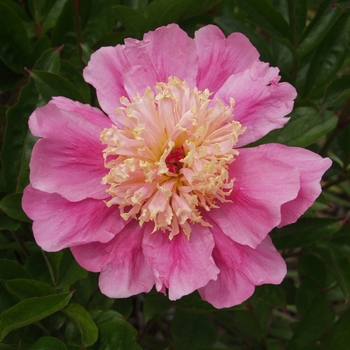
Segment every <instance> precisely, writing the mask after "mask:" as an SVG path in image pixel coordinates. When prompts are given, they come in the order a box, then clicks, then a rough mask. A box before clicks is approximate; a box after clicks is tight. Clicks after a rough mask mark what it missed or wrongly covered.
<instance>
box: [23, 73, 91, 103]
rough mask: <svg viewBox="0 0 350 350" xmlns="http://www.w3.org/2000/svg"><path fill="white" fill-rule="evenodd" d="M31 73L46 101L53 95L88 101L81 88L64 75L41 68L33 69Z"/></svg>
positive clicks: (83, 101)
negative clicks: (40, 69) (80, 90)
mask: <svg viewBox="0 0 350 350" xmlns="http://www.w3.org/2000/svg"><path fill="white" fill-rule="evenodd" d="M29 73H30V76H31V77H32V78H33V79H34V80H35V84H36V86H37V88H38V90H39V93H40V95H41V96H42V98H43V99H44V100H45V101H46V102H49V101H50V99H51V98H52V97H53V96H65V97H68V98H70V99H72V100H75V101H80V102H82V103H87V101H86V99H85V98H84V97H83V95H82V94H81V93H80V92H79V90H78V89H77V88H76V87H75V86H74V85H73V84H72V83H70V82H69V81H68V80H67V79H65V78H63V77H62V76H60V75H57V74H54V73H49V72H44V71H39V70H33V71H31V72H29Z"/></svg>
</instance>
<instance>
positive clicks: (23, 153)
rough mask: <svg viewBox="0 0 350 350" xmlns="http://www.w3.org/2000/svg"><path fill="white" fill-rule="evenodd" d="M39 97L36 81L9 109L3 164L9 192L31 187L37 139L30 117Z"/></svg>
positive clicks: (30, 83) (25, 89) (23, 90)
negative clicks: (30, 172)
mask: <svg viewBox="0 0 350 350" xmlns="http://www.w3.org/2000/svg"><path fill="white" fill-rule="evenodd" d="M38 99H39V94H38V92H37V90H36V87H35V83H34V81H33V80H32V79H30V81H29V82H28V84H27V85H26V86H25V87H24V88H23V89H22V91H21V93H20V96H19V99H18V102H17V103H16V104H15V105H13V106H12V107H10V108H9V109H8V110H7V125H6V130H5V137H4V145H3V147H2V150H1V162H2V166H3V174H4V179H5V184H6V189H7V192H8V193H13V192H16V191H18V192H20V191H21V190H22V189H23V187H24V186H25V185H26V184H27V181H28V180H26V179H28V163H29V158H30V153H31V149H32V147H33V143H34V138H33V136H32V135H31V134H30V132H29V131H28V118H29V116H30V114H31V113H32V112H33V110H34V109H35V107H36V106H37V103H38Z"/></svg>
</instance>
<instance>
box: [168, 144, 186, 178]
mask: <svg viewBox="0 0 350 350" xmlns="http://www.w3.org/2000/svg"><path fill="white" fill-rule="evenodd" d="M184 158H185V150H184V146H181V147H178V148H175V149H173V150H172V151H171V152H170V153H169V154H168V156H167V157H166V158H165V163H166V166H167V168H168V169H169V171H171V172H172V173H174V174H178V173H179V171H180V169H181V168H182V165H183V163H182V162H180V160H181V159H184Z"/></svg>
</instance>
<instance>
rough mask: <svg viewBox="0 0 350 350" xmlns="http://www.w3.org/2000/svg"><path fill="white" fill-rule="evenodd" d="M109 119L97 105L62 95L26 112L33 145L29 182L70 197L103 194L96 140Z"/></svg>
mask: <svg viewBox="0 0 350 350" xmlns="http://www.w3.org/2000/svg"><path fill="white" fill-rule="evenodd" d="M110 124H111V122H110V120H109V119H108V118H107V117H106V116H105V115H104V114H103V113H102V112H101V111H99V110H98V109H96V108H93V107H90V106H88V105H83V104H81V103H78V102H73V101H71V100H68V99H66V98H63V97H59V98H54V99H53V100H52V101H50V102H49V103H48V104H47V105H46V106H44V107H42V108H38V109H37V110H35V111H34V112H33V114H32V115H31V116H30V120H29V127H30V130H31V132H32V133H33V135H34V136H39V137H42V139H40V140H39V141H38V142H37V143H36V144H35V146H34V148H33V153H32V157H31V161H30V170H31V173H30V182H31V184H32V185H33V187H34V188H36V189H38V190H41V191H44V192H49V193H58V194H60V195H61V196H63V197H65V198H66V199H68V200H70V201H80V200H82V199H84V198H88V197H92V198H106V193H105V190H106V188H107V187H106V186H105V185H101V180H102V177H103V176H104V175H105V174H106V169H105V167H104V164H103V155H102V150H103V149H104V147H105V146H103V145H102V144H101V142H100V140H99V137H100V133H101V131H102V130H103V128H104V127H108V126H110Z"/></svg>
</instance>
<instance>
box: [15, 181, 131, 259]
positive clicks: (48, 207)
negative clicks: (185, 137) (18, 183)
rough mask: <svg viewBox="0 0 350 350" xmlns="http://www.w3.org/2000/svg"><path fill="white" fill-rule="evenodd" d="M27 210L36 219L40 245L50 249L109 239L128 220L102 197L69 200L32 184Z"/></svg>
mask: <svg viewBox="0 0 350 350" xmlns="http://www.w3.org/2000/svg"><path fill="white" fill-rule="evenodd" d="M22 205H23V210H24V211H25V212H26V214H27V215H28V216H29V217H30V218H31V219H32V220H34V223H33V232H34V237H35V240H36V242H37V243H38V245H39V246H40V247H41V248H43V249H44V250H46V251H49V252H56V251H58V250H61V249H64V248H67V247H72V246H74V245H78V244H83V243H89V242H108V241H110V240H111V239H112V238H113V237H114V235H115V234H117V233H118V232H119V231H120V230H122V229H123V227H124V226H125V224H126V222H125V221H124V220H123V219H122V218H121V217H120V216H119V212H118V210H116V208H115V207H112V208H108V207H107V206H106V204H105V203H104V202H103V201H101V200H95V199H84V200H82V201H80V202H74V203H72V202H69V201H68V200H67V199H65V198H63V197H61V196H60V195H59V194H56V193H53V194H50V193H46V192H41V191H39V190H37V189H35V188H33V187H32V186H31V185H28V186H27V187H26V188H25V190H24V193H23V199H22Z"/></svg>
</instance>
